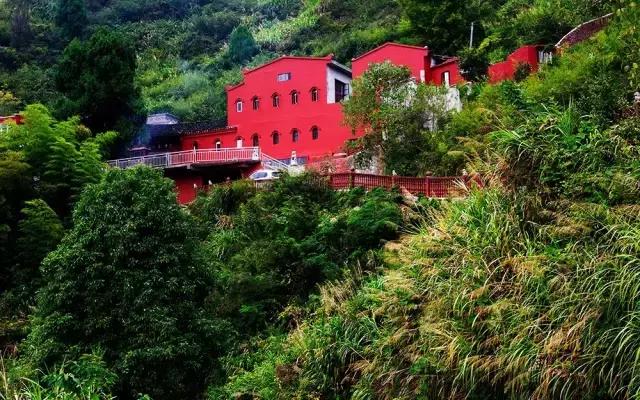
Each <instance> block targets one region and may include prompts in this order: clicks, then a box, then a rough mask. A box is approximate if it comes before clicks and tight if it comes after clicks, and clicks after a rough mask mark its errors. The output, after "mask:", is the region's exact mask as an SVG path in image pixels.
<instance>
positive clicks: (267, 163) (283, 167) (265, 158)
mask: <svg viewBox="0 0 640 400" xmlns="http://www.w3.org/2000/svg"><path fill="white" fill-rule="evenodd" d="M261 161H262V166H263V167H264V168H266V169H272V170H275V171H286V172H291V167H290V166H289V165H287V164H285V163H283V162H282V161H280V160H277V159H275V158H273V157H271V156H269V155H267V154H265V153H262V160H261Z"/></svg>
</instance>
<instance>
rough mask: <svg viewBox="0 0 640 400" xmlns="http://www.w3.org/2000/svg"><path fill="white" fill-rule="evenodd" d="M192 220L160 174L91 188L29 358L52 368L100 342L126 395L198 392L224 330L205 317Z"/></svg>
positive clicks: (50, 264) (128, 175) (59, 255)
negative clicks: (216, 343) (66, 358)
mask: <svg viewBox="0 0 640 400" xmlns="http://www.w3.org/2000/svg"><path fill="white" fill-rule="evenodd" d="M193 223H194V221H193V220H192V218H191V217H190V216H189V215H188V214H187V213H186V212H185V211H184V210H182V209H181V208H180V206H179V205H178V204H177V203H176V199H175V192H174V191H173V183H172V182H171V181H169V180H168V179H164V178H163V177H162V175H161V173H160V172H158V171H155V170H151V169H149V168H142V167H139V168H134V169H130V170H126V171H121V170H111V171H109V172H108V173H107V174H106V175H105V176H104V177H103V179H102V180H101V181H100V183H98V184H96V185H93V186H90V187H89V188H88V189H87V190H86V191H85V192H84V194H83V196H82V198H81V199H80V201H79V203H78V205H77V207H76V209H75V212H74V227H73V229H72V230H71V231H70V232H69V234H68V235H67V236H66V237H65V238H64V239H63V241H62V244H61V245H60V246H59V247H58V249H57V250H56V251H54V252H53V253H51V254H50V255H49V257H47V259H46V260H45V262H44V264H43V267H42V272H43V278H44V281H45V282H46V286H45V287H44V288H43V289H42V290H41V292H40V293H39V296H38V307H37V310H36V314H35V319H34V321H33V324H32V331H31V334H30V335H29V338H28V340H27V343H26V345H25V349H26V352H27V357H28V360H30V361H31V362H33V363H34V365H38V366H42V365H44V364H48V365H53V364H55V363H56V362H59V361H61V360H63V359H64V358H65V357H68V356H77V355H78V354H82V353H88V352H91V349H94V348H96V347H100V348H102V349H104V350H105V361H106V362H107V365H108V367H109V368H110V369H112V370H113V371H114V372H116V373H117V374H118V376H119V382H118V386H117V387H118V390H117V394H118V395H119V396H120V398H125V399H127V398H135V396H136V395H137V393H147V394H149V395H150V396H151V397H152V398H153V399H159V400H162V399H176V398H195V397H197V396H198V395H199V394H200V393H201V390H202V388H203V384H204V380H205V377H206V376H207V373H208V371H209V368H210V367H211V360H212V356H213V355H214V353H213V350H214V349H215V347H214V343H215V340H216V336H215V334H216V333H219V332H216V330H215V329H214V328H215V327H214V325H213V324H212V321H211V320H209V319H207V318H206V317H205V315H203V314H202V306H203V303H204V300H205V297H206V295H207V291H206V288H207V285H210V284H211V282H210V280H209V278H208V277H207V274H206V273H205V271H204V270H203V269H202V267H201V264H200V261H199V260H198V253H197V252H198V246H197V242H196V241H195V240H194V236H193V233H192V232H193ZM218 336H220V335H218ZM217 340H220V339H219V338H218V339H217Z"/></svg>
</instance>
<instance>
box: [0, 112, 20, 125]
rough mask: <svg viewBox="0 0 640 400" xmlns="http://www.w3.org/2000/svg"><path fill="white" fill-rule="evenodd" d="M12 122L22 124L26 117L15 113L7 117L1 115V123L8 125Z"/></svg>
mask: <svg viewBox="0 0 640 400" xmlns="http://www.w3.org/2000/svg"><path fill="white" fill-rule="evenodd" d="M10 122H13V123H15V124H18V125H21V124H23V123H24V118H23V117H22V115H20V114H13V115H9V116H6V117H3V116H0V125H8V124H9V123H10Z"/></svg>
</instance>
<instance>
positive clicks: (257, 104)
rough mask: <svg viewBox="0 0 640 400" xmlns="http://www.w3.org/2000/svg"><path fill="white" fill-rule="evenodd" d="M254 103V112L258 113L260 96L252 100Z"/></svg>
mask: <svg viewBox="0 0 640 400" xmlns="http://www.w3.org/2000/svg"><path fill="white" fill-rule="evenodd" d="M252 103H253V110H254V111H257V110H258V109H259V108H260V99H259V98H258V96H255V97H254V98H253V100H252Z"/></svg>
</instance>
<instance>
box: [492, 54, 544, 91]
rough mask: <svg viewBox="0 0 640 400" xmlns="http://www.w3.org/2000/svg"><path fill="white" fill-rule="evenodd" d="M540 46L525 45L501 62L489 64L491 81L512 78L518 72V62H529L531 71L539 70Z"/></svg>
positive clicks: (495, 81) (496, 81)
mask: <svg viewBox="0 0 640 400" xmlns="http://www.w3.org/2000/svg"><path fill="white" fill-rule="evenodd" d="M538 47H539V46H523V47H520V48H519V49H517V50H516V51H514V52H513V53H511V54H510V55H509V56H508V57H507V59H506V60H505V61H503V62H501V63H497V64H493V65H491V66H489V82H490V83H498V82H501V81H504V80H511V79H513V76H514V74H515V72H516V67H517V66H518V64H522V63H524V64H529V65H530V66H531V72H537V71H538V66H539V64H538Z"/></svg>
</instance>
